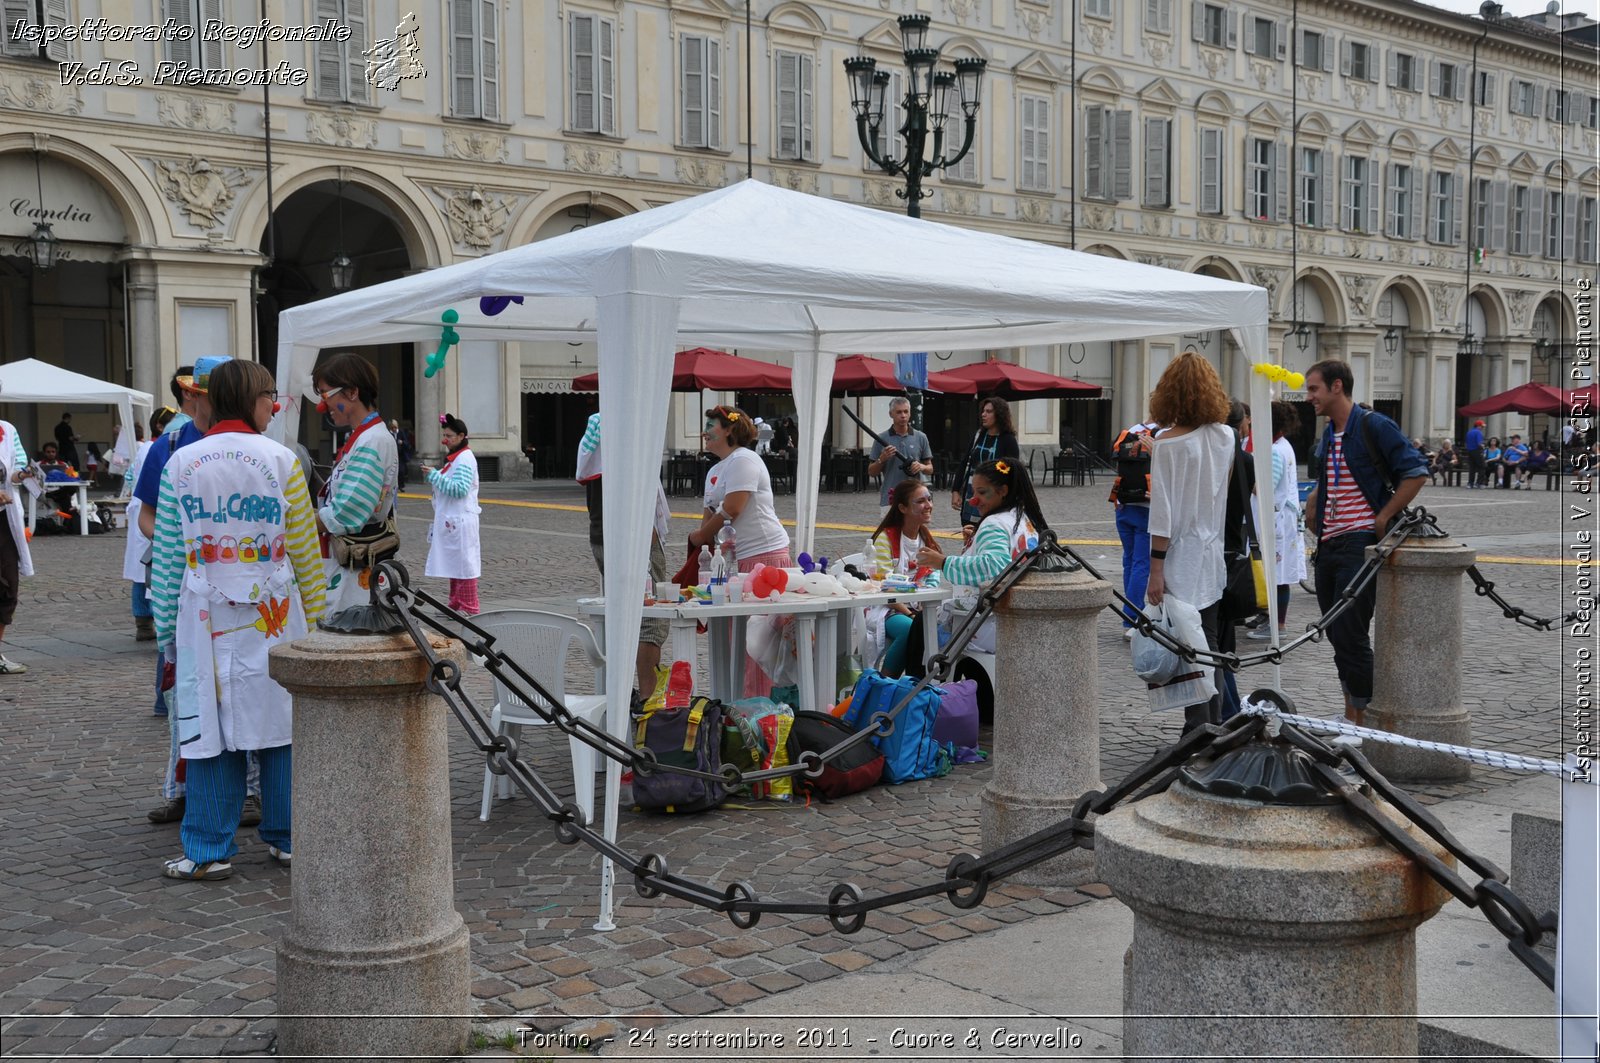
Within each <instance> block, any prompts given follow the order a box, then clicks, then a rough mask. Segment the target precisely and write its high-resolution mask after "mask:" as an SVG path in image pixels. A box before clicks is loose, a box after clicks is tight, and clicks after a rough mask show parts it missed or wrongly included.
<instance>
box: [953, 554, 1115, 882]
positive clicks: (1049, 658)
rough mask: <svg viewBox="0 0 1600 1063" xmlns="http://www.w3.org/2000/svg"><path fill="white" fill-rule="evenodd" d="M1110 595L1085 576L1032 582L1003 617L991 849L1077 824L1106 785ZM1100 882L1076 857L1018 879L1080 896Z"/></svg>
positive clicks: (986, 830)
mask: <svg viewBox="0 0 1600 1063" xmlns="http://www.w3.org/2000/svg"><path fill="white" fill-rule="evenodd" d="M1110 601H1111V585H1110V584H1109V583H1106V582H1105V581H1104V580H1098V579H1095V578H1094V577H1092V576H1090V575H1088V574H1087V573H1084V572H1030V573H1028V575H1026V576H1024V577H1022V579H1021V580H1020V581H1018V583H1017V585H1016V586H1014V587H1013V588H1012V589H1011V592H1010V593H1009V594H1007V595H1006V596H1005V597H1004V598H1002V599H1001V600H1000V602H999V603H998V605H997V606H996V608H995V615H996V617H997V620H996V625H997V630H996V632H995V646H996V647H997V648H998V649H999V651H1000V652H999V654H998V658H999V659H998V660H997V662H996V664H997V666H998V667H997V671H998V673H999V674H998V676H997V677H996V678H997V683H996V686H997V688H998V689H996V691H995V712H994V777H993V779H991V780H990V782H989V784H988V785H987V786H985V787H984V788H983V793H982V795H981V797H982V801H983V808H982V812H981V815H980V825H981V829H982V834H983V847H984V849H985V850H993V849H996V848H999V847H1000V846H1002V845H1008V844H1010V843H1011V842H1014V841H1016V840H1018V839H1019V838H1024V837H1027V836H1028V835H1030V834H1032V833H1034V832H1035V831H1038V830H1042V829H1043V828H1045V827H1048V826H1049V825H1050V824H1052V823H1056V822H1059V821H1060V820H1062V819H1065V818H1066V817H1067V816H1069V815H1071V814H1072V806H1073V804H1074V803H1075V802H1076V801H1077V799H1078V796H1079V795H1080V794H1082V793H1084V792H1085V791H1086V790H1095V789H1100V788H1102V784H1101V782H1100V679H1099V665H1098V656H1099V651H1098V649H1097V647H1096V643H1095V621H1096V619H1097V618H1098V617H1099V615H1100V611H1101V610H1102V609H1104V608H1105V607H1106V603H1108V602H1110ZM1093 873H1094V854H1093V853H1091V852H1089V851H1088V850H1084V849H1074V850H1069V851H1068V852H1065V853H1062V854H1061V855H1060V856H1056V857H1052V858H1051V859H1049V860H1047V861H1045V862H1044V863H1042V864H1037V865H1035V866H1033V867H1031V868H1028V869H1027V870H1026V871H1021V872H1018V873H1017V874H1015V875H1013V876H1011V877H1012V879H1013V880H1015V881H1017V882H1029V883H1036V884H1049V885H1062V886H1073V885H1077V884H1079V883H1082V882H1088V881H1089V880H1090V879H1091V878H1092V877H1093Z"/></svg>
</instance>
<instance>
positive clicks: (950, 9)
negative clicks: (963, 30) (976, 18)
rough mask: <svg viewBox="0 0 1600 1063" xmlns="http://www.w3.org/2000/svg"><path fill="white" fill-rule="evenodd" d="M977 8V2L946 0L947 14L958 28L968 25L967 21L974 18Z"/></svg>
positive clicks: (971, 0)
mask: <svg viewBox="0 0 1600 1063" xmlns="http://www.w3.org/2000/svg"><path fill="white" fill-rule="evenodd" d="M977 6H978V4H977V0H944V9H945V12H946V13H947V14H949V16H950V19H951V21H953V22H955V24H956V25H958V26H965V25H966V24H967V19H969V18H971V17H972V12H973V10H974V9H975V8H976V7H977Z"/></svg>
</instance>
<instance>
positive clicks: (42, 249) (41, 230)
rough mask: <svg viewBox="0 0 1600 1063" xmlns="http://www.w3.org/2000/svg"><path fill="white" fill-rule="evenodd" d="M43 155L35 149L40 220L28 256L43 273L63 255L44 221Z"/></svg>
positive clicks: (35, 176) (34, 169)
mask: <svg viewBox="0 0 1600 1063" xmlns="http://www.w3.org/2000/svg"><path fill="white" fill-rule="evenodd" d="M41 154H43V153H42V152H40V151H39V150H38V149H37V148H35V149H34V152H33V179H34V181H35V182H37V184H38V186H39V220H38V221H36V222H34V223H33V235H32V236H30V237H28V256H29V257H30V258H32V259H33V268H34V269H36V270H38V271H39V272H41V273H43V272H44V271H45V270H47V269H50V268H51V267H53V266H54V265H55V264H56V260H57V259H58V258H59V257H60V254H61V244H60V241H58V240H57V239H56V235H55V233H54V232H52V231H51V229H50V223H49V222H47V221H45V220H44V218H45V213H44V174H43V172H42V167H41V166H40V164H39V157H40V155H41Z"/></svg>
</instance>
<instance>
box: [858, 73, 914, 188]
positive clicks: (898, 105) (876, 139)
mask: <svg viewBox="0 0 1600 1063" xmlns="http://www.w3.org/2000/svg"><path fill="white" fill-rule="evenodd" d="M905 109H906V89H905V75H904V74H902V73H901V72H900V71H898V70H892V71H890V72H889V87H888V88H887V89H885V90H884V93H883V121H882V122H881V123H880V124H879V125H878V129H877V132H876V133H874V134H873V137H872V150H873V151H876V152H877V153H878V158H880V159H887V158H889V157H891V156H892V155H893V154H895V153H896V152H897V151H899V149H900V140H899V138H898V136H897V135H896V134H897V133H898V131H899V129H900V126H901V125H902V124H903V123H904V122H905ZM867 168H868V169H869V170H871V169H876V167H875V166H873V165H872V162H871V160H870V159H869V160H867Z"/></svg>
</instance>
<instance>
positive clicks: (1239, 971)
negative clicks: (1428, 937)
mask: <svg viewBox="0 0 1600 1063" xmlns="http://www.w3.org/2000/svg"><path fill="white" fill-rule="evenodd" d="M1295 758H1303V755H1302V754H1299V753H1298V752H1296V751H1285V749H1284V747H1283V746H1282V745H1278V744H1273V745H1265V744H1253V745H1250V746H1246V747H1244V748H1242V749H1239V750H1236V751H1234V752H1232V753H1228V754H1225V755H1224V756H1223V757H1221V758H1219V759H1218V760H1217V762H1216V764H1214V765H1213V766H1212V767H1211V768H1209V769H1204V770H1202V771H1201V772H1200V773H1199V778H1200V779H1201V780H1202V783H1203V784H1204V782H1203V781H1204V780H1206V779H1210V778H1214V777H1215V776H1216V775H1218V774H1223V775H1227V774H1233V775H1235V776H1238V775H1240V774H1241V773H1240V772H1239V771H1237V770H1236V769H1237V768H1238V767H1239V766H1240V765H1241V764H1243V765H1245V767H1246V769H1247V770H1246V771H1245V772H1244V773H1243V774H1245V775H1250V774H1252V772H1251V771H1250V770H1249V769H1251V768H1252V767H1253V768H1254V769H1255V770H1254V772H1253V774H1254V779H1255V781H1256V782H1258V783H1261V784H1263V785H1264V789H1263V790H1260V791H1256V792H1261V793H1268V794H1271V798H1270V800H1271V801H1273V802H1281V801H1283V800H1284V799H1285V794H1286V791H1287V793H1288V794H1289V795H1293V794H1294V789H1293V788H1290V787H1287V786H1281V785H1280V786H1275V785H1274V780H1275V779H1278V780H1282V781H1283V782H1284V783H1291V784H1292V783H1294V782H1297V781H1298V782H1303V781H1304V780H1305V778H1306V776H1305V774H1304V772H1303V771H1301V772H1300V773H1299V774H1298V777H1297V776H1296V772H1295V770H1294V769H1295V767H1296V765H1295V764H1294V763H1292V762H1293V761H1294V760H1295ZM1252 761H1254V764H1253V765H1252V763H1251V762H1252ZM1274 761H1275V763H1268V762H1274ZM1299 763H1301V764H1303V759H1302V760H1301V761H1300V762H1299ZM1185 770H1186V771H1187V770H1188V769H1185ZM1311 787H1314V788H1315V789H1316V790H1318V791H1320V790H1321V787H1320V785H1318V784H1316V783H1315V782H1313V783H1311ZM1236 792H1237V791H1236ZM1332 800H1335V801H1336V800H1337V799H1332ZM1379 808H1380V809H1382V810H1383V811H1384V812H1385V813H1386V814H1388V815H1389V816H1390V817H1391V818H1393V819H1395V820H1397V821H1399V822H1401V823H1404V822H1405V820H1404V819H1403V818H1402V817H1400V816H1399V814H1398V813H1396V812H1395V811H1394V810H1393V808H1392V807H1391V806H1389V805H1388V804H1386V803H1382V802H1380V803H1379ZM1411 834H1412V835H1413V837H1416V838H1417V839H1418V840H1419V841H1422V843H1423V844H1424V845H1426V846H1427V847H1428V848H1429V850H1430V851H1432V852H1433V853H1434V854H1435V855H1437V856H1441V857H1444V853H1443V850H1442V849H1440V848H1439V847H1438V846H1436V845H1434V844H1433V842H1432V841H1431V840H1428V839H1426V837H1425V836H1424V835H1422V834H1421V832H1419V831H1416V830H1415V829H1411ZM1095 856H1096V862H1097V870H1098V872H1099V876H1100V880H1101V881H1102V882H1105V883H1106V884H1107V885H1109V886H1110V887H1111V889H1112V890H1113V892H1114V893H1115V894H1116V897H1117V899H1118V900H1120V901H1122V902H1123V903H1124V904H1126V905H1127V906H1128V907H1129V908H1131V909H1133V913H1134V926H1133V944H1132V946H1130V948H1129V950H1128V954H1127V957H1126V959H1125V961H1124V978H1123V1011H1124V1018H1123V1038H1122V1045H1123V1050H1124V1052H1125V1054H1126V1055H1127V1057H1128V1058H1130V1059H1133V1058H1140V1059H1143V1058H1152V1059H1172V1060H1177V1059H1193V1058H1213V1059H1226V1058H1236V1059H1237V1058H1257V1057H1260V1058H1268V1057H1270V1058H1274V1059H1309V1058H1316V1059H1354V1058H1358V1057H1360V1058H1402V1057H1404V1058H1411V1057H1414V1056H1416V1054H1417V1019H1416V1011H1417V971H1416V937H1415V928H1416V927H1417V925H1418V924H1420V923H1422V922H1424V921H1425V920H1427V919H1429V918H1430V917H1432V916H1433V914H1434V913H1435V912H1437V911H1438V910H1439V907H1440V906H1441V905H1442V904H1444V903H1445V902H1446V901H1447V900H1449V899H1450V896H1449V894H1448V893H1446V892H1445V890H1444V889H1443V888H1442V887H1440V886H1438V885H1437V884H1436V883H1435V882H1434V881H1433V880H1432V879H1431V878H1429V877H1428V876H1427V875H1426V874H1425V873H1424V872H1423V871H1422V870H1421V869H1420V868H1419V867H1418V866H1417V865H1416V864H1414V863H1413V862H1412V861H1411V860H1410V859H1409V858H1408V857H1406V856H1405V855H1404V854H1402V853H1401V852H1399V851H1398V850H1396V849H1394V848H1393V847H1392V846H1390V845H1389V844H1388V843H1387V842H1386V841H1384V840H1383V839H1382V838H1381V837H1380V836H1379V835H1378V834H1377V832H1376V831H1374V830H1372V829H1371V828H1370V827H1369V826H1367V825H1366V824H1364V823H1362V822H1360V821H1359V820H1357V819H1356V818H1355V817H1354V816H1353V815H1351V814H1350V813H1349V812H1347V811H1346V810H1345V809H1344V808H1343V807H1342V806H1341V805H1339V804H1337V803H1335V804H1315V805H1313V804H1294V805H1291V804H1283V803H1266V802H1264V801H1261V800H1251V799H1246V798H1241V797H1226V796H1221V795H1219V794H1215V793H1209V792H1204V791H1202V790H1200V789H1197V788H1195V787H1194V786H1193V785H1191V784H1190V783H1189V782H1188V781H1180V782H1177V783H1175V784H1174V785H1173V786H1172V787H1171V788H1170V789H1168V790H1167V791H1166V792H1165V793H1162V794H1157V795H1155V796H1152V797H1149V798H1146V799H1145V800H1143V801H1140V802H1138V803H1136V804H1132V805H1128V806H1126V807H1123V808H1119V809H1116V810H1114V811H1112V812H1110V813H1108V814H1106V815H1104V816H1101V817H1100V818H1099V820H1098V821H1097V823H1096V827H1095ZM1444 859H1446V861H1447V862H1453V861H1452V860H1451V859H1450V858H1449V857H1444ZM1168 1016H1172V1017H1168ZM1176 1016H1183V1017H1182V1018H1179V1017H1176ZM1300 1016H1305V1017H1303V1018H1302V1017H1300ZM1322 1016H1327V1017H1322ZM1369 1016H1376V1017H1369Z"/></svg>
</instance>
